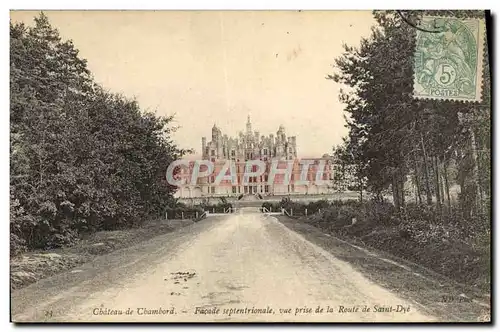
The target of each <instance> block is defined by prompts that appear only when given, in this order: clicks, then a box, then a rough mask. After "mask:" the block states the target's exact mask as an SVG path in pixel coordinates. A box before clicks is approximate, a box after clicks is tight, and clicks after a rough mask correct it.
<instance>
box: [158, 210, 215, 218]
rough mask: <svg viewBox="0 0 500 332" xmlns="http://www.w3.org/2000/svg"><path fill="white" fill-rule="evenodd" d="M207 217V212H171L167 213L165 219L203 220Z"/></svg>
mask: <svg viewBox="0 0 500 332" xmlns="http://www.w3.org/2000/svg"><path fill="white" fill-rule="evenodd" d="M206 216H207V213H206V212H205V211H203V212H202V211H184V210H180V211H178V210H171V211H167V212H166V213H165V219H167V220H168V219H180V220H184V219H203V218H205V217H206Z"/></svg>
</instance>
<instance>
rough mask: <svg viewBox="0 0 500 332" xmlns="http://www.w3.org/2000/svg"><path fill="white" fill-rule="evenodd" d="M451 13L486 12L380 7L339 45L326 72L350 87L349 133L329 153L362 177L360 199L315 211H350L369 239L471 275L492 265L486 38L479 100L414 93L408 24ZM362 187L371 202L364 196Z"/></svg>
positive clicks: (330, 217) (326, 218)
mask: <svg viewBox="0 0 500 332" xmlns="http://www.w3.org/2000/svg"><path fill="white" fill-rule="evenodd" d="M450 13H452V14H453V15H455V16H456V17H479V18H484V12H482V11H447V12H446V13H442V12H439V11H437V12H432V11H429V12H424V11H405V12H395V11H381V12H377V11H376V12H374V17H375V20H376V26H375V27H373V29H372V34H371V36H370V37H368V38H364V39H362V40H361V42H360V46H359V47H353V46H349V45H345V46H344V53H343V54H342V55H341V56H340V57H338V58H337V59H336V60H335V66H334V67H335V72H334V73H333V74H332V75H329V77H328V78H329V79H332V80H334V81H336V82H338V83H341V84H343V85H344V86H345V87H346V88H345V89H344V91H341V93H340V100H341V101H342V102H343V103H344V104H345V109H344V110H345V112H346V120H347V128H348V129H349V134H348V136H347V137H346V138H345V140H344V144H342V145H340V146H337V147H336V148H335V151H334V152H335V157H336V160H337V162H338V163H340V164H344V165H350V170H351V171H352V172H353V173H354V174H353V175H354V176H355V177H356V178H357V179H358V181H357V188H356V189H357V190H359V192H360V194H361V200H360V202H355V203H349V204H343V203H342V204H340V203H339V204H340V205H338V206H334V207H332V208H329V209H328V210H325V211H324V214H323V215H322V216H320V217H318V218H319V220H321V222H327V223H328V225H329V226H326V224H325V225H324V226H325V227H334V226H335V225H334V224H338V223H340V224H339V225H340V226H343V225H345V224H348V223H350V221H351V220H350V218H352V217H355V218H356V220H358V223H357V224H356V225H355V226H353V227H352V228H349V231H348V232H349V233H350V234H351V235H353V236H355V235H356V232H359V234H357V235H359V236H361V237H362V238H363V241H365V242H366V243H367V244H370V245H373V246H375V247H378V248H382V249H385V250H388V251H391V252H394V253H395V254H397V255H399V256H403V257H405V258H408V259H411V260H414V261H418V262H420V263H422V264H425V265H427V266H430V267H432V268H434V269H435V270H438V271H439V272H442V273H445V274H447V275H452V276H455V277H457V278H458V279H461V280H466V281H471V280H474V279H475V278H479V277H481V276H482V277H483V278H486V277H487V276H488V275H489V268H490V266H489V252H490V240H491V233H490V223H491V219H490V218H491V216H490V208H491V206H490V204H491V188H490V184H491V131H490V130H491V98H490V91H491V86H490V85H491V83H490V82H491V80H490V67H489V58H488V45H486V47H485V49H484V57H483V59H482V60H483V63H484V67H483V73H482V78H483V89H482V101H481V102H480V103H476V102H474V103H472V102H455V101H449V100H446V101H443V100H424V99H415V98H414V97H413V79H414V77H413V75H414V68H413V61H414V60H413V54H414V50H415V37H416V29H415V27H414V26H412V25H411V24H409V23H408V22H415V23H416V24H418V22H419V17H420V16H421V15H423V14H430V15H447V16H449V15H451V14H450ZM363 191H365V192H368V193H370V196H371V197H372V198H373V201H367V200H365V201H364V202H363V196H362V194H363ZM389 192H391V193H392V197H391V198H390V199H387V198H388V197H387V195H386V194H387V193H389ZM388 201H389V202H390V203H388ZM339 225H337V226H339ZM335 227H336V226H335ZM473 271H476V272H473Z"/></svg>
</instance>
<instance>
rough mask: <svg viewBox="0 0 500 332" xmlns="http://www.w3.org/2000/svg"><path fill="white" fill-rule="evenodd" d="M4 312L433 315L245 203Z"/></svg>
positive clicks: (31, 292) (94, 316)
mask: <svg viewBox="0 0 500 332" xmlns="http://www.w3.org/2000/svg"><path fill="white" fill-rule="evenodd" d="M33 301H35V302H33ZM12 316H13V320H14V321H47V322H130V321H139V322H172V321H175V322H233V321H234V322H256V321H259V322H266V321H267V322H270V321H272V322H293V321H301V322H308V321H316V322H400V321H412V322H422V321H432V320H434V318H433V317H431V316H428V315H425V314H424V313H422V312H420V311H419V308H417V307H416V306H415V305H414V304H412V303H408V302H405V301H404V300H402V299H401V298H399V297H398V296H397V295H395V294H393V293H391V292H390V291H389V290H387V289H384V288H382V287H380V286H378V285H376V284H374V283H373V282H371V281H369V280H368V279H367V278H366V277H365V276H363V275H362V274H361V273H360V272H358V271H356V270H355V269H354V268H353V267H351V266H350V265H349V264H347V263H345V262H343V261H340V260H338V259H336V258H335V257H334V256H332V255H331V254H330V253H328V252H326V251H325V250H323V249H321V248H319V247H318V246H316V245H315V244H313V243H311V242H309V241H307V240H305V239H304V238H303V237H302V236H301V235H299V234H297V233H295V232H293V231H291V230H290V229H288V228H287V227H285V226H284V225H282V224H281V223H279V222H278V221H277V219H276V218H274V217H272V216H264V215H262V214H260V213H258V212H257V211H256V209H252V208H246V209H242V210H240V211H239V213H237V214H234V215H229V216H220V217H209V218H207V219H205V220H203V221H201V222H199V223H197V224H194V225H192V226H188V227H185V228H183V229H181V230H180V231H176V232H173V233H170V234H165V235H160V236H158V237H156V238H154V239H153V240H151V241H148V242H147V243H144V244H142V245H139V246H135V247H131V248H127V249H124V250H119V251H117V252H114V253H111V254H109V255H106V256H102V257H100V258H99V259H97V260H96V261H94V262H92V263H90V264H86V265H83V266H81V267H79V268H78V269H76V270H73V271H71V272H69V273H65V274H63V275H60V276H56V277H53V278H48V279H46V280H42V281H40V282H38V283H35V284H33V285H31V286H29V287H26V288H24V289H21V290H19V291H15V292H13V294H12Z"/></svg>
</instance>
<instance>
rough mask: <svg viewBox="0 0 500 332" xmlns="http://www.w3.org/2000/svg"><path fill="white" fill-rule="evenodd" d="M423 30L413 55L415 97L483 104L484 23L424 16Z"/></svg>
mask: <svg viewBox="0 0 500 332" xmlns="http://www.w3.org/2000/svg"><path fill="white" fill-rule="evenodd" d="M420 27H422V29H421V30H417V43H416V49H415V56H414V90H413V95H414V97H415V98H422V99H442V100H445V99H448V100H461V101H471V102H480V101H481V87H482V74H483V50H484V40H485V22H484V20H482V19H477V18H476V19H473V18H467V19H461V18H453V17H433V16H424V17H423V18H422V21H421V24H420ZM424 30H425V31H424Z"/></svg>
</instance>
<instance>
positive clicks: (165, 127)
mask: <svg viewBox="0 0 500 332" xmlns="http://www.w3.org/2000/svg"><path fill="white" fill-rule="evenodd" d="M10 58H11V62H10V72H11V75H10V91H11V92H10V93H11V96H10V97H11V105H10V115H11V127H10V137H11V151H10V153H11V160H10V163H11V164H10V165H11V167H10V168H11V183H10V197H11V200H10V210H11V220H10V230H11V253H16V252H18V251H20V250H23V249H26V248H29V249H33V248H44V247H56V246H61V245H65V244H69V243H70V242H71V241H72V240H73V239H74V238H76V237H77V236H79V234H81V233H82V232H94V231H96V230H107V229H116V228H122V227H130V226H131V225H134V224H137V223H139V222H141V221H142V220H144V218H147V217H150V216H162V215H164V210H165V208H166V206H167V205H169V204H170V202H171V201H172V193H173V191H174V188H173V187H171V186H169V185H168V184H167V182H166V181H165V170H166V167H167V166H168V164H169V163H170V162H171V161H172V160H175V159H178V158H180V157H181V156H182V155H183V154H184V152H185V151H183V150H182V149H179V148H178V147H177V146H176V145H175V144H174V143H173V142H172V140H171V138H170V136H171V135H170V134H171V132H172V130H174V129H175V128H173V127H171V126H170V124H171V121H172V117H159V116H156V115H155V114H153V113H148V112H142V111H141V109H140V108H139V105H138V104H137V102H136V101H133V100H128V99H126V98H124V97H123V96H119V95H115V94H111V93H109V92H107V91H105V90H104V89H103V88H101V87H100V86H98V85H97V84H96V83H95V82H94V81H93V79H92V75H91V73H90V71H89V70H88V68H87V65H86V61H85V60H83V59H81V58H80V57H79V56H78V50H77V49H76V48H75V47H74V45H73V43H72V42H71V41H63V40H61V37H60V36H59V34H58V31H57V30H56V29H54V28H52V27H51V26H50V24H49V22H48V19H47V17H46V16H45V15H43V14H40V16H39V17H37V18H35V24H34V26H33V27H28V26H25V25H24V24H21V23H12V22H11V24H10Z"/></svg>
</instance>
